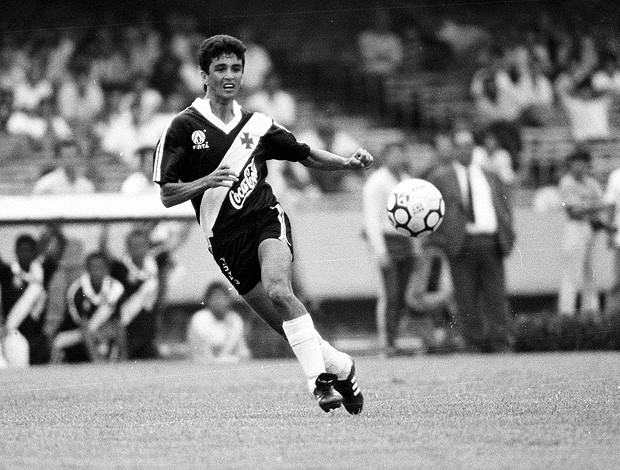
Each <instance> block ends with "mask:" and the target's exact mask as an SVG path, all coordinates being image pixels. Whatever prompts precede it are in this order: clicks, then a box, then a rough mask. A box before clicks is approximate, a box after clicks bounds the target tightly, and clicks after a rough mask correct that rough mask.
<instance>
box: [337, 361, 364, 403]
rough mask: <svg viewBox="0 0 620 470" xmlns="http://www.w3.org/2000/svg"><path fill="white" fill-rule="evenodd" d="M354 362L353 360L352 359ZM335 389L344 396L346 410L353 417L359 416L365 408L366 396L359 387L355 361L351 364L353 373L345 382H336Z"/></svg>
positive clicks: (350, 373)
mask: <svg viewBox="0 0 620 470" xmlns="http://www.w3.org/2000/svg"><path fill="white" fill-rule="evenodd" d="M351 361H353V359H351ZM334 388H335V389H336V391H337V392H338V393H340V394H341V395H342V398H343V402H342V404H343V405H344V408H345V410H347V411H348V412H349V413H351V414H352V415H358V414H360V413H361V412H362V408H363V407H364V395H362V391H361V390H360V388H359V385H357V377H355V361H353V362H352V364H351V372H349V375H348V377H347V378H346V379H344V380H336V383H335V384H334Z"/></svg>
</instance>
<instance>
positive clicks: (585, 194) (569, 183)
mask: <svg viewBox="0 0 620 470" xmlns="http://www.w3.org/2000/svg"><path fill="white" fill-rule="evenodd" d="M566 165H567V172H566V174H565V175H564V176H563V177H562V178H561V180H560V185H559V186H560V194H561V197H562V203H563V206H564V208H565V210H566V215H567V216H568V220H567V221H566V225H565V228H564V236H563V244H562V274H561V282H560V289H559V293H558V313H559V314H560V315H564V316H566V317H571V318H577V316H578V312H577V295H578V293H579V292H581V311H580V315H579V316H583V317H584V318H586V317H589V318H592V319H597V320H598V319H599V316H600V307H601V306H600V302H599V293H598V290H597V286H596V282H595V279H594V266H593V248H594V239H595V234H596V233H597V232H598V231H600V230H601V229H604V228H605V223H604V217H603V214H602V211H604V210H607V209H608V207H609V205H608V204H606V203H605V201H604V198H603V188H602V186H601V184H600V183H599V182H598V181H597V180H596V179H595V178H594V177H593V176H592V174H591V170H592V169H591V156H590V153H589V152H588V151H586V150H585V149H582V148H578V149H576V150H575V151H574V152H573V153H571V154H570V155H569V156H568V157H567V158H566Z"/></svg>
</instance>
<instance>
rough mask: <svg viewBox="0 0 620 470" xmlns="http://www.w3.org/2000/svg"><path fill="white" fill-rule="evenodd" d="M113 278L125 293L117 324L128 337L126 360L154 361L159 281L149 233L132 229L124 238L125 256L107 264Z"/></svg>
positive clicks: (104, 243) (104, 244) (105, 249)
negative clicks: (118, 282)
mask: <svg viewBox="0 0 620 470" xmlns="http://www.w3.org/2000/svg"><path fill="white" fill-rule="evenodd" d="M106 245H107V230H105V229H104V231H103V232H102V239H101V249H102V251H104V252H106V251H107V248H106ZM110 265H111V267H110V273H111V275H112V277H114V278H115V279H117V280H119V281H120V282H121V284H122V285H123V287H124V289H125V292H124V295H123V298H122V299H121V303H120V321H121V324H122V325H123V326H124V327H125V331H126V336H127V357H128V358H129V359H156V358H158V357H159V356H160V354H159V349H158V347H157V334H158V331H157V330H158V326H159V325H158V322H157V317H156V314H155V303H156V301H157V297H158V289H159V279H158V270H157V262H156V261H155V258H154V257H153V255H152V253H151V250H150V242H149V236H148V232H146V231H145V230H141V229H134V230H132V231H131V232H129V233H128V234H127V236H126V238H125V253H124V254H123V256H122V257H121V259H119V260H112V261H111V263H110Z"/></svg>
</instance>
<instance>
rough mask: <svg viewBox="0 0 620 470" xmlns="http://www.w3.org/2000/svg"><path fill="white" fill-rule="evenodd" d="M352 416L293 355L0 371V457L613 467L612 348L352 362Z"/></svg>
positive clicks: (133, 464) (618, 364)
mask: <svg viewBox="0 0 620 470" xmlns="http://www.w3.org/2000/svg"><path fill="white" fill-rule="evenodd" d="M357 363H358V378H359V381H360V383H361V385H362V387H363V389H364V392H365V395H366V407H365V410H364V412H363V414H362V415H360V416H350V415H348V414H347V413H346V412H345V411H344V409H341V410H337V411H336V412H334V413H331V414H325V413H323V412H322V411H321V410H320V409H319V408H318V406H317V405H316V404H315V403H314V401H313V399H312V398H311V397H310V395H309V394H308V393H307V392H306V391H305V387H304V381H303V379H302V377H301V371H300V369H299V367H298V365H297V363H296V362H295V361H294V360H282V361H273V360H272V361H253V362H249V363H244V364H212V365H196V364H192V363H189V362H183V361H159V362H146V363H126V364H110V365H97V366H95V365H84V366H56V367H39V368H31V369H29V370H4V371H0V384H1V388H0V410H1V411H0V468H2V469H11V470H12V469H18V468H45V469H47V468H165V469H168V468H170V469H185V468H209V469H210V468H213V469H224V468H243V469H246V468H247V469H254V468H286V469H288V468H309V469H319V468H334V469H346V468H351V469H379V468H406V469H417V468H420V469H443V468H447V469H451V468H454V469H478V468H481V469H494V470H497V469H504V468H505V469H534V468H539V469H563V470H565V469H582V468H584V469H586V468H587V469H617V468H620V355H619V354H617V353H564V354H540V355H537V354H520V355H496V356H491V355H488V356H484V355H451V356H422V357H412V358H411V357H410V358H393V359H383V358H379V357H370V356H369V357H360V358H358V360H357Z"/></svg>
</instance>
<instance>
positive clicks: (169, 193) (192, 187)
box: [159, 165, 239, 207]
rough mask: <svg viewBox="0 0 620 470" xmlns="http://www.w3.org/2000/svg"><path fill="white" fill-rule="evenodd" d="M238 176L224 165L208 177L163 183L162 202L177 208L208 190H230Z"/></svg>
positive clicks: (161, 190)
mask: <svg viewBox="0 0 620 470" xmlns="http://www.w3.org/2000/svg"><path fill="white" fill-rule="evenodd" d="M238 180H239V178H238V177H237V174H236V173H235V172H234V171H233V170H231V169H230V167H229V166H228V165H222V166H220V167H219V168H217V169H216V170H215V171H213V172H212V173H209V174H208V175H207V176H203V177H202V178H198V179H197V180H194V181H190V182H187V183H182V182H177V183H163V184H162V185H161V188H160V192H159V194H160V198H161V202H162V203H163V205H164V206H165V207H172V206H176V205H177V204H181V203H183V202H186V201H189V200H190V199H192V198H194V197H196V196H199V195H200V194H202V193H204V192H205V191H206V190H207V189H211V188H218V187H226V188H230V187H231V186H232V185H233V183H234V182H236V181H238Z"/></svg>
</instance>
